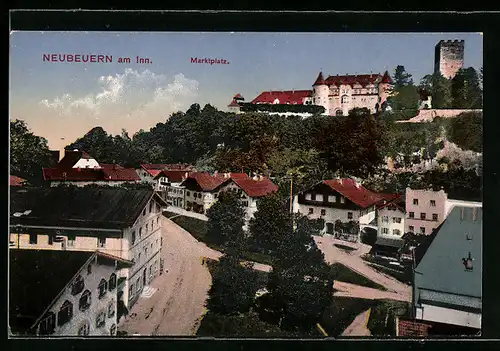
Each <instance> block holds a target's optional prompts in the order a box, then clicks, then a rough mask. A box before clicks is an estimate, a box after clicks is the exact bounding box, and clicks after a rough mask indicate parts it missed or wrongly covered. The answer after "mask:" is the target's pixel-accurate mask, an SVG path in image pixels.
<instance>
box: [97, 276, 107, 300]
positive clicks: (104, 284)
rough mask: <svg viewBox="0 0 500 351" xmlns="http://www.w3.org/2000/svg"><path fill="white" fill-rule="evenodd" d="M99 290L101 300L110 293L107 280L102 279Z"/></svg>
mask: <svg viewBox="0 0 500 351" xmlns="http://www.w3.org/2000/svg"><path fill="white" fill-rule="evenodd" d="M97 289H98V290H99V298H102V297H103V296H104V295H106V292H107V291H108V282H107V281H106V279H101V282H100V283H99V286H98V287H97Z"/></svg>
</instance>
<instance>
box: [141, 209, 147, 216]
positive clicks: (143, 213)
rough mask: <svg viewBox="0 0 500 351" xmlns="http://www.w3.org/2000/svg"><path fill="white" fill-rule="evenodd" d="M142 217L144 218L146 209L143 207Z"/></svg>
mask: <svg viewBox="0 0 500 351" xmlns="http://www.w3.org/2000/svg"><path fill="white" fill-rule="evenodd" d="M142 215H143V216H145V215H146V207H144V210H142Z"/></svg>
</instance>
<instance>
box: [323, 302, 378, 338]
mask: <svg viewBox="0 0 500 351" xmlns="http://www.w3.org/2000/svg"><path fill="white" fill-rule="evenodd" d="M376 304H377V302H376V301H373V300H365V299H353V298H350V297H336V296H335V297H334V298H333V302H332V304H331V306H330V307H329V308H328V309H326V311H325V312H324V314H323V317H322V318H321V321H320V324H321V326H322V327H323V329H325V331H326V332H327V334H328V336H331V337H338V336H340V335H341V334H342V333H343V332H344V330H345V329H346V328H347V327H348V326H349V325H350V324H351V323H352V322H353V321H354V319H355V318H356V317H357V316H358V315H359V314H360V313H363V312H364V311H366V310H368V309H369V308H373V306H375V305H376Z"/></svg>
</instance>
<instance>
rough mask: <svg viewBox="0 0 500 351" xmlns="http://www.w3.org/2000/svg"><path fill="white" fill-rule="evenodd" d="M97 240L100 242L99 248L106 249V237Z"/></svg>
mask: <svg viewBox="0 0 500 351" xmlns="http://www.w3.org/2000/svg"><path fill="white" fill-rule="evenodd" d="M97 240H98V241H97V247H106V238H105V237H102V236H100V237H99V238H98V239H97Z"/></svg>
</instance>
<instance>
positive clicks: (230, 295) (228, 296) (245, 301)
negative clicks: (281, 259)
mask: <svg viewBox="0 0 500 351" xmlns="http://www.w3.org/2000/svg"><path fill="white" fill-rule="evenodd" d="M258 288H259V286H258V275H257V272H256V271H254V270H253V269H252V267H251V265H248V264H244V265H242V264H241V263H240V260H239V258H238V257H237V256H234V255H232V254H226V255H224V256H222V257H221V258H220V259H219V263H218V264H217V266H216V267H215V268H214V269H213V272H212V286H211V287H210V290H209V292H208V299H207V302H206V307H207V308H208V309H209V310H210V311H211V312H213V313H217V314H229V315H231V314H238V313H244V312H248V310H249V309H250V307H252V305H253V303H254V299H255V293H256V291H257V289H258Z"/></svg>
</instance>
